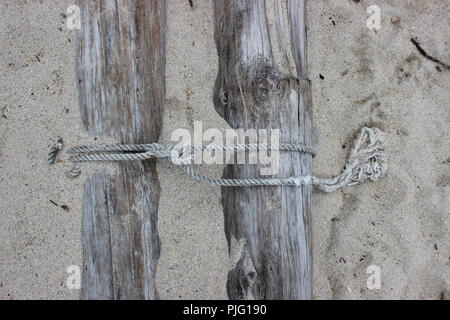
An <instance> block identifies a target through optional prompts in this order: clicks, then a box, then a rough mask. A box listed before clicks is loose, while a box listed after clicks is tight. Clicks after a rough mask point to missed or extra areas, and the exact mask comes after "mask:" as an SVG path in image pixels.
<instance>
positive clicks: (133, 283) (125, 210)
mask: <svg viewBox="0 0 450 320" xmlns="http://www.w3.org/2000/svg"><path fill="white" fill-rule="evenodd" d="M80 6H81V8H82V9H81V12H82V13H81V22H82V25H81V30H80V31H79V34H78V44H77V58H76V63H77V76H78V89H79V100H80V109H81V116H82V120H83V124H84V126H85V127H86V129H87V130H88V131H89V132H90V133H91V134H94V135H103V134H106V135H109V136H111V137H115V138H116V139H117V140H119V142H120V143H137V144H139V143H152V142H156V141H157V140H158V138H159V135H160V130H161V125H162V106H163V103H164V94H165V82H164V81H165V80H164V77H165V1H158V0H85V1H82V2H81V3H80ZM159 192H160V187H159V182H158V178H157V175H156V169H155V161H154V160H152V161H150V160H148V161H142V162H138V161H136V162H129V163H127V162H123V163H119V164H117V165H116V172H115V174H112V175H110V174H108V173H107V172H105V171H103V172H99V173H96V174H95V175H94V176H92V177H91V178H90V179H89V180H88V181H87V182H86V184H85V188H84V205H83V218H82V219H83V227H82V241H83V259H84V270H83V276H82V293H81V297H82V298H83V299H155V298H156V296H157V292H156V288H155V272H156V265H157V261H158V258H159V250H160V249H159V239H158V233H157V212H158V201H159Z"/></svg>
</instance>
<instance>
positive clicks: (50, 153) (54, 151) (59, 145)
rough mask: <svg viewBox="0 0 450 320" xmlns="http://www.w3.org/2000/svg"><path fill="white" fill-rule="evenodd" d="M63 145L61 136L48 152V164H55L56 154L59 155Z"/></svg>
mask: <svg viewBox="0 0 450 320" xmlns="http://www.w3.org/2000/svg"><path fill="white" fill-rule="evenodd" d="M62 147H63V140H62V138H59V139H58V140H56V141H55V142H54V143H53V144H52V146H51V147H50V149H49V150H48V154H47V163H48V164H54V163H55V160H56V156H57V155H58V153H59V151H60V150H61V149H62Z"/></svg>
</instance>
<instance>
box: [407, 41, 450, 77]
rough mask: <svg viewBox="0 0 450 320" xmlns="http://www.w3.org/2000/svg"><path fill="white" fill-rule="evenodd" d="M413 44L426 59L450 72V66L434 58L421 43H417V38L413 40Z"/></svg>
mask: <svg viewBox="0 0 450 320" xmlns="http://www.w3.org/2000/svg"><path fill="white" fill-rule="evenodd" d="M411 42H412V43H413V44H414V45H415V46H416V48H417V50H419V52H420V54H421V55H423V56H424V57H425V58H427V59H429V60H431V61H433V62H436V63H438V64H440V65H441V66H443V67H444V68H446V69H448V70H450V65H448V64H446V63H445V62H442V61H441V60H439V59H438V58H435V57H433V56H430V55H429V54H428V53H427V52H426V51H425V50H424V49H423V48H422V47H421V46H420V44H419V42H418V41H417V39H415V38H411Z"/></svg>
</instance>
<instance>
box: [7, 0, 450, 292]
mask: <svg viewBox="0 0 450 320" xmlns="http://www.w3.org/2000/svg"><path fill="white" fill-rule="evenodd" d="M373 2H376V4H377V5H378V6H379V7H380V9H381V18H382V22H381V29H380V30H376V32H375V30H371V29H369V28H367V26H366V19H367V13H366V9H367V6H368V4H367V3H366V2H365V1H350V0H349V1H309V2H308V26H309V27H308V60H309V78H310V79H311V81H312V84H313V99H314V127H315V131H314V140H315V146H316V148H317V150H318V152H319V155H318V156H317V157H316V158H315V160H314V173H315V174H316V175H323V176H329V175H332V174H338V173H339V171H340V168H341V166H342V165H343V164H344V162H345V156H346V152H347V151H348V148H349V143H350V142H351V140H352V137H353V136H354V134H355V133H356V132H357V131H358V130H359V128H361V127H362V126H363V125H368V124H370V125H376V126H377V127H379V128H380V129H382V130H384V131H385V132H386V134H387V150H386V151H387V154H388V157H389V165H390V170H389V173H388V175H387V176H386V177H385V178H383V179H382V180H380V181H378V182H376V183H367V184H364V185H362V186H358V187H352V188H347V189H344V190H342V191H338V192H336V193H333V194H322V193H318V192H316V193H314V195H313V201H314V213H313V237H314V297H315V298H316V299H442V298H447V297H448V288H449V283H450V272H449V252H450V242H449V238H448V236H449V234H448V230H449V219H448V208H449V204H450V201H449V193H448V188H449V184H450V176H449V164H450V154H449V153H448V149H449V148H448V147H449V138H448V130H449V121H448V119H449V111H448V110H449V108H448V107H449V95H448V93H449V92H450V82H449V72H450V71H449V70H447V69H445V68H443V67H442V66H441V67H439V68H438V66H439V65H438V64H436V63H434V62H432V61H430V60H428V59H426V58H424V57H423V56H422V55H421V54H420V53H419V52H418V50H417V48H416V47H415V46H414V45H413V44H412V43H411V41H410V38H412V37H418V39H419V41H420V43H421V45H422V46H423V48H424V49H425V50H426V51H427V52H428V53H430V54H431V55H433V56H435V57H438V58H439V59H441V60H442V61H445V62H447V63H450V51H449V50H448V48H449V41H450V39H449V36H448V25H449V19H450V5H449V4H448V3H446V2H445V1H436V2H431V1H419V0H417V1H387V0H384V1H382V0H379V1H373ZM193 3H194V7H193V8H191V7H190V6H189V2H188V1H176V0H169V1H168V29H167V78H166V79H167V94H166V97H167V100H166V105H165V119H164V128H163V133H162V138H161V141H163V142H168V141H169V139H170V135H171V133H172V131H173V130H175V129H177V128H187V129H191V130H192V128H193V122H194V121H202V122H203V125H204V127H205V128H227V125H226V123H225V122H224V121H223V119H221V118H220V117H219V116H218V115H217V114H216V112H215V111H214V108H213V105H212V90H213V84H214V80H215V77H216V73H217V56H216V50H215V45H214V42H213V19H212V9H211V2H210V1H206V0H203V1H200V0H197V1H196V0H194V1H193ZM71 4H73V2H72V1H69V0H63V1H58V2H55V1H49V0H40V1H37V0H28V1H17V0H2V1H1V2H0V44H1V45H0V113H1V114H0V137H1V139H0V181H1V184H0V219H1V220H0V221H1V223H0V242H1V243H2V245H1V246H0V299H77V298H78V297H79V290H76V289H70V288H68V286H67V278H68V276H69V274H68V273H67V270H68V268H69V267H70V266H73V265H74V266H81V263H82V261H81V256H82V251H81V239H80V236H81V201H82V186H83V182H84V180H85V179H86V178H87V177H88V176H89V174H90V173H91V172H93V171H94V170H95V169H96V168H97V169H98V168H99V167H98V166H89V168H86V169H85V170H84V171H83V175H82V176H81V177H80V178H78V179H75V180H69V179H67V178H66V177H65V176H64V172H65V170H67V168H68V166H69V163H68V161H67V157H66V156H64V155H62V156H61V160H62V161H61V162H58V163H57V164H56V165H54V166H47V165H46V161H45V160H46V159H45V157H46V150H47V148H48V147H49V146H50V145H51V143H52V142H53V141H54V140H55V139H56V138H57V137H59V136H61V137H62V138H63V139H64V141H65V144H66V146H75V145H78V144H84V143H86V142H93V141H94V140H93V138H92V137H88V136H87V135H86V133H85V132H84V130H83V129H82V127H81V121H80V117H79V111H78V102H77V91H76V86H75V80H74V79H75V74H74V65H75V59H74V52H75V50H74V43H75V41H74V40H75V33H74V31H70V30H68V29H67V27H66V24H65V22H66V21H65V17H64V16H63V14H64V13H65V12H66V8H67V7H68V6H69V5H71ZM202 170H203V172H206V173H208V174H209V175H216V176H219V175H220V174H221V168H220V167H211V168H207V167H205V168H202ZM158 174H159V178H160V180H161V187H162V193H161V201H160V211H159V232H160V237H161V242H162V248H161V249H162V251H161V259H160V262H159V267H158V275H157V285H158V290H159V293H160V296H161V298H162V299H226V297H227V296H226V290H225V283H226V272H227V265H228V253H227V244H226V240H225V236H224V232H223V219H222V208H221V203H220V190H219V189H218V188H216V187H210V186H208V185H204V184H200V183H198V182H196V181H193V180H191V179H189V178H187V177H186V176H185V175H184V174H183V173H182V172H180V171H178V170H175V168H174V167H173V166H171V165H168V164H163V163H161V164H159V165H158ZM51 201H53V202H54V203H52V202H51ZM55 204H57V205H55ZM61 205H65V206H67V207H68V208H69V210H68V211H66V210H64V209H63V208H61ZM373 265H374V266H376V267H378V268H379V271H380V279H381V284H380V289H368V287H367V279H368V278H369V276H370V274H368V273H367V270H368V269H367V268H368V267H369V266H373ZM372 268H373V267H372Z"/></svg>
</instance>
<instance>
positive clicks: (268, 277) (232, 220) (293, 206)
mask: <svg viewBox="0 0 450 320" xmlns="http://www.w3.org/2000/svg"><path fill="white" fill-rule="evenodd" d="M269 6H274V7H272V8H271V9H272V10H273V11H274V13H275V17H276V18H275V23H273V24H269V23H268V15H267V13H266V10H268V8H269ZM214 18H215V40H216V46H217V50H218V55H219V73H218V77H217V81H216V87H215V99H214V100H215V101H214V105H215V108H216V110H217V111H218V112H219V114H221V115H222V116H223V117H224V119H225V120H226V121H227V122H228V123H229V125H230V126H231V127H232V128H234V129H238V128H243V129H248V128H254V129H280V131H281V142H288V143H305V144H311V120H312V115H311V99H310V96H311V95H310V86H309V81H308V80H307V79H306V74H307V73H306V50H305V47H306V30H305V0H284V1H281V0H280V1H278V0H277V1H274V2H271V1H267V2H266V1H264V0H216V1H214ZM272 26H273V27H272ZM273 28H275V29H273ZM271 31H272V32H271ZM275 44H277V45H275ZM311 160H312V157H311V155H309V154H298V153H282V154H281V155H280V166H279V171H278V173H277V174H276V175H275V176H278V177H289V176H298V175H308V174H311ZM259 169H260V168H259V166H257V165H248V164H247V165H228V166H227V167H226V169H225V170H224V177H226V178H250V177H258V176H260V170H259ZM222 197H223V199H222V204H223V210H224V216H225V229H226V230H225V233H226V237H227V240H228V245H229V251H230V256H231V257H232V258H233V261H232V262H233V264H232V266H231V267H230V270H229V273H228V283H227V290H228V295H229V297H230V298H231V299H249V298H256V299H310V298H311V296H312V269H311V263H312V261H311V260H312V252H311V187H308V186H304V187H243V188H241V187H232V188H230V187H224V188H222Z"/></svg>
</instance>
